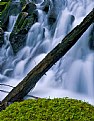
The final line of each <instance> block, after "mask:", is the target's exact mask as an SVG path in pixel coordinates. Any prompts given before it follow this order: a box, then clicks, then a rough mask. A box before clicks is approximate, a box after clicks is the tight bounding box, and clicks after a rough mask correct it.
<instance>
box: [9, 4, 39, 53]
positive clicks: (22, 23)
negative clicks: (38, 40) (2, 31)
mask: <svg viewBox="0 0 94 121" xmlns="http://www.w3.org/2000/svg"><path fill="white" fill-rule="evenodd" d="M35 10H36V5H35V4H34V3H33V2H31V3H28V4H27V5H26V6H25V7H24V9H23V10H22V12H21V13H20V14H19V16H18V19H17V21H16V24H15V26H14V29H13V31H12V33H11V35H10V43H11V45H12V48H13V51H14V53H17V52H18V51H19V50H20V49H22V48H23V47H24V46H25V43H26V35H27V33H28V31H29V29H30V28H31V26H32V25H33V24H34V23H35V22H36V21H37V14H36V12H35Z"/></svg>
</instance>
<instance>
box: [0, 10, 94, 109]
mask: <svg viewBox="0 0 94 121" xmlns="http://www.w3.org/2000/svg"><path fill="white" fill-rule="evenodd" d="M93 22H94V9H93V10H92V11H91V12H90V13H89V14H88V15H87V16H86V17H85V18H84V20H83V21H82V22H81V23H80V25H77V26H76V27H75V28H74V29H73V30H72V31H71V32H70V33H69V34H68V35H67V36H66V37H65V38H64V39H63V40H62V42H61V43H59V44H58V45H57V46H56V47H55V48H54V49H53V50H52V51H51V52H49V53H48V54H47V56H46V57H45V58H44V59H43V60H42V61H41V62H40V63H39V64H38V65H37V66H35V67H34V69H33V70H31V71H30V72H29V73H28V74H27V76H26V77H25V78H24V79H23V80H22V81H21V82H20V83H19V84H18V85H17V86H16V87H15V88H13V89H12V90H11V92H10V93H9V94H8V95H7V96H6V97H5V98H4V99H3V100H2V102H1V106H2V107H3V108H5V105H6V104H8V103H9V102H15V101H19V100H21V99H23V97H24V96H26V95H27V94H28V92H29V91H30V90H31V89H32V88H33V87H34V86H35V85H36V83H37V82H38V80H39V79H40V78H41V77H42V76H43V75H44V74H45V73H46V72H47V71H48V70H49V69H50V68H51V67H52V66H53V65H54V64H55V63H56V62H57V61H58V60H59V59H60V58H61V57H62V56H64V55H65V54H66V52H67V51H68V50H69V49H70V48H71V47H72V46H73V45H74V44H75V43H76V42H77V40H78V39H79V38H80V37H81V35H82V34H83V33H84V32H85V31H86V30H87V29H88V27H89V26H90V25H91V24H92V23H93Z"/></svg>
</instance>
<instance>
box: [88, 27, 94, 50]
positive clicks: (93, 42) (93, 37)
mask: <svg viewBox="0 0 94 121" xmlns="http://www.w3.org/2000/svg"><path fill="white" fill-rule="evenodd" d="M89 48H90V50H94V25H93V28H92V30H91V33H90V37H89Z"/></svg>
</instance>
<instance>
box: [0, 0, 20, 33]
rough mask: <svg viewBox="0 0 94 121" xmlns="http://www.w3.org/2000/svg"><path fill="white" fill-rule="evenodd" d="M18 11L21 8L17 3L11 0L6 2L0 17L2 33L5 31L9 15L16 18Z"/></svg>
mask: <svg viewBox="0 0 94 121" xmlns="http://www.w3.org/2000/svg"><path fill="white" fill-rule="evenodd" d="M20 11H21V7H20V3H19V2H13V1H12V0H10V1H9V2H7V4H6V6H5V8H4V10H3V11H2V13H1V15H0V27H2V28H3V30H4V31H6V29H7V25H8V22H9V16H10V15H15V16H16V15H18V13H19V12H20Z"/></svg>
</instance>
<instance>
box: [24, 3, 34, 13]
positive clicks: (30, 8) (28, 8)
mask: <svg viewBox="0 0 94 121" xmlns="http://www.w3.org/2000/svg"><path fill="white" fill-rule="evenodd" d="M35 9H36V5H35V4H34V3H33V2H30V3H28V4H26V5H25V6H24V8H23V9H22V12H27V13H28V14H29V15H31V14H32V12H33V11H34V10H35Z"/></svg>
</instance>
